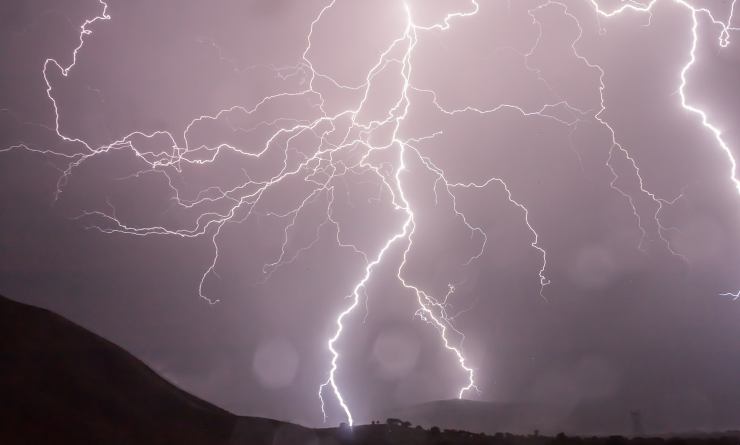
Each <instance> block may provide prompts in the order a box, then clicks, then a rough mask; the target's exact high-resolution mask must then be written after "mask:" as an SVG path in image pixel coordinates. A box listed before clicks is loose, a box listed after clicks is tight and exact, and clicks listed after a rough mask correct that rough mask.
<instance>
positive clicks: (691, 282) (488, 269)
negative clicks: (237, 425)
mask: <svg viewBox="0 0 740 445" xmlns="http://www.w3.org/2000/svg"><path fill="white" fill-rule="evenodd" d="M478 3H479V5H477V4H476V3H475V1H472V0H434V1H432V0H413V1H408V2H406V3H405V4H404V2H402V1H400V0H372V1H370V0H367V1H361V2H360V1H349V0H336V1H334V2H331V3H330V2H329V1H327V0H305V1H302V0H301V1H299V0H294V1H287V0H239V1H237V0H219V1H217V2H197V1H189V2H182V1H177V0H158V1H144V0H125V1H124V0H110V1H109V2H108V5H107V8H106V9H105V10H104V8H103V7H104V6H105V5H104V4H103V3H100V2H98V1H95V0H60V1H50V0H33V1H22V2H21V1H15V2H3V3H1V4H0V21H1V22H2V27H0V33H1V34H2V38H1V39H0V48H1V50H2V54H3V60H4V63H3V68H2V70H0V76H2V77H1V80H0V128H1V129H2V131H0V178H2V187H0V203H2V211H0V293H2V294H3V295H6V296H8V297H10V298H13V299H16V300H19V301H23V302H28V303H31V304H35V305H39V306H42V307H46V308H49V309H51V310H53V311H55V312H57V313H59V314H62V315H63V316H65V317H67V318H69V319H71V320H73V321H75V322H76V323H79V324H81V325H82V326H84V327H86V328H88V329H90V330H92V331H94V332H96V333H98V334H100V335H102V336H103V337H105V338H107V339H110V340H111V341H113V342H115V343H117V344H119V345H121V346H122V347H124V348H125V349H127V350H129V351H131V352H132V353H133V354H134V355H136V356H137V357H139V358H141V359H142V360H144V361H145V362H146V363H147V364H149V365H150V366H151V367H152V368H153V369H155V370H156V371H157V372H159V373H160V374H162V375H163V376H164V377H166V378H167V379H169V380H170V381H172V382H174V383H175V384H177V385H178V386H180V387H182V388H183V389H185V390H187V391H190V392H192V393H194V394H196V395H198V396H200V397H202V398H204V399H206V400H208V401H210V402H213V403H215V404H217V405H219V406H221V407H223V408H225V409H228V410H230V411H232V412H234V413H237V414H244V415H255V416H264V417H272V418H278V419H281V420H289V421H295V422H298V423H302V424H305V425H310V426H319V425H323V424H324V423H323V420H324V419H323V416H322V409H321V400H320V398H319V396H318V393H319V388H320V385H322V383H325V382H327V379H328V378H329V377H330V369H331V361H332V353H331V351H330V350H329V348H328V345H327V342H328V341H329V339H330V338H332V337H335V335H336V334H337V317H338V316H339V315H340V313H342V312H343V311H345V310H347V312H346V316H344V317H343V318H342V324H343V330H342V331H341V335H339V336H337V337H336V338H337V340H336V341H335V342H333V343H332V346H333V348H334V349H335V350H336V351H338V354H339V358H338V360H337V363H338V369H337V371H336V372H335V373H334V379H333V380H332V381H329V385H328V386H326V387H324V389H323V392H322V395H323V399H324V403H325V411H326V414H327V419H326V421H327V424H331V425H333V424H337V423H338V422H341V421H346V417H347V415H346V413H345V411H344V410H343V409H342V406H341V404H340V403H338V400H337V397H336V396H335V394H334V392H333V390H332V384H335V385H337V387H338V388H339V390H340V391H341V395H342V396H343V397H344V400H345V402H346V404H347V406H348V408H349V409H351V414H352V416H353V418H354V421H355V422H369V421H370V420H371V419H376V418H385V413H389V412H393V410H397V409H399V408H401V407H405V406H409V405H413V404H417V403H422V402H427V401H432V400H440V399H451V398H456V397H458V393H459V391H460V390H461V388H465V387H466V385H468V383H469V378H470V374H469V372H467V371H466V368H468V369H472V370H474V371H473V372H474V373H473V377H474V381H475V385H476V386H477V388H478V389H479V391H476V390H475V389H472V388H470V389H469V390H467V391H463V392H464V394H463V396H464V398H469V399H474V400H482V401H494V402H502V403H534V404H545V405H553V406H557V407H558V410H560V411H561V412H563V413H567V412H569V411H570V410H574V409H575V408H576V407H578V406H580V405H582V404H588V403H595V402H598V403H603V404H604V405H606V406H610V407H613V409H614V410H617V411H620V410H621V411H624V412H625V413H627V412H629V411H630V410H632V409H640V410H641V412H643V413H644V416H645V422H646V423H648V424H649V425H650V426H651V428H652V429H653V430H655V431H677V430H691V429H713V430H716V429H726V428H732V427H738V426H740V420H738V419H740V381H739V380H738V377H739V376H740V341H739V340H740V300H737V301H733V296H732V295H722V293H726V292H737V291H738V290H740V278H739V276H740V275H739V274H738V273H739V272H740V193H739V192H738V189H737V188H736V183H734V178H733V171H732V168H733V166H732V162H731V156H732V154H733V153H734V154H735V156H740V87H739V86H740V30H736V29H735V28H734V27H740V17H734V18H733V6H734V1H729V0H724V1H721V0H716V1H711V0H686V1H674V0H658V1H653V2H648V1H647V0H642V1H632V2H629V1H628V2H620V1H616V0H609V1H595V0H594V1H588V0H562V1H548V0H509V1H505V0H479V2H478ZM648 3H649V5H648ZM404 5H406V8H405V7H404ZM648 7H649V8H650V9H649V11H643V9H647V8H648ZM619 8H622V9H619ZM702 8H703V9H702ZM599 12H601V14H600V13H599ZM612 13H613V14H612ZM738 14H740V13H738ZM610 15H611V16H610ZM736 15H737V14H736ZM96 17H97V19H95V18H96ZM86 20H89V21H91V22H89V23H88V25H85V28H84V29H85V30H86V32H89V33H87V34H84V36H83V40H82V45H81V46H79V45H80V44H81V41H80V35H81V34H80V32H81V28H80V26H81V25H83V23H85V21H86ZM694 29H695V33H696V34H694ZM723 30H726V31H723ZM735 39H737V40H738V41H734V40H735ZM694 45H695V50H694V51H693V57H694V58H695V60H693V59H692V47H693V46H694ZM75 48H78V51H76V52H75ZM75 55H76V59H75V58H74V56H75ZM692 60H693V62H692ZM45 61H46V62H45ZM687 67H688V69H686V68H687ZM66 68H70V69H69V70H68V71H65V69H66ZM682 75H683V77H682ZM684 80H685V85H684V86H683V88H682V85H683V83H684ZM47 82H48V84H47ZM47 85H48V88H47ZM683 101H685V102H683ZM55 106H56V109H57V110H58V114H55ZM692 109H695V111H699V112H703V113H705V115H706V119H707V121H706V123H705V124H703V123H702V118H701V116H700V115H699V113H697V112H695V111H692ZM712 129H717V130H719V131H721V136H720V139H717V138H716V137H715V134H713V131H712ZM723 145H724V147H726V148H727V150H724V149H723ZM728 155H729V156H728ZM544 253H546V264H545V263H543V259H545V257H543V254H544ZM379 256H380V258H379ZM545 266H546V267H545ZM543 267H544V269H543ZM540 275H541V276H542V278H541V277H540ZM541 283H542V284H546V285H545V286H544V287H543V286H542V285H541ZM360 284H362V285H361V286H359V285H360ZM417 290H418V291H419V292H418V293H417ZM216 301H218V302H217V303H215V304H211V303H212V302H216ZM349 309H352V310H351V311H349ZM442 336H444V337H445V338H446V341H447V342H448V346H449V348H445V347H444V341H443V337H442ZM463 336H464V337H463ZM463 338H464V342H463V341H462V340H463ZM457 353H459V354H460V356H461V357H463V358H464V363H463V364H462V366H461V364H460V363H459V360H458V357H457V356H456V354H457Z"/></svg>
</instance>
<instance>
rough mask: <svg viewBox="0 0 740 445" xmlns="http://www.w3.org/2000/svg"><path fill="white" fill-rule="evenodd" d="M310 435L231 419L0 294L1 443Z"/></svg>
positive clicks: (268, 439) (267, 439)
mask: <svg viewBox="0 0 740 445" xmlns="http://www.w3.org/2000/svg"><path fill="white" fill-rule="evenodd" d="M309 433H310V430H308V429H305V428H302V427H298V426H295V425H290V424H286V423H282V422H278V421H273V420H268V419H259V418H249V417H237V416H235V415H233V414H231V413H229V412H227V411H224V410H222V409H220V408H217V407H216V406H214V405H211V404H210V403H207V402H205V401H203V400H200V399H198V398H197V397H194V396H192V395H190V394H188V393H186V392H184V391H182V390H180V389H179V388H177V387H176V386H174V385H172V384H171V383H169V382H168V381H166V380H165V379H164V378H162V377H160V376H159V375H158V374H157V373H155V372H154V371H152V370H151V369H150V368H148V367H147V366H146V365H145V364H144V363H142V362H141V361H140V360H138V359H137V358H135V357H134V356H133V355H131V354H130V353H128V352H126V351H125V350H123V349H121V348H120V347H118V346H116V345H115V344H113V343H111V342H109V341H107V340H105V339H103V338H101V337H99V336H97V335H95V334H93V333H91V332H89V331H86V330H85V329H83V328H81V327H79V326H77V325H75V324H74V323H72V322H70V321H68V320H66V319H64V318H62V317H60V316H58V315H56V314H54V313H52V312H49V311H47V310H44V309H40V308H36V307H32V306H28V305H24V304H21V303H17V302H14V301H11V300H9V299H7V298H4V297H2V296H0V444H4V445H10V444H29V445H30V444H34V445H35V444H67V443H74V444H106V445H107V444H111V445H112V444H127V445H128V444H165V443H171V444H178V445H180V444H231V443H248V444H261V443H265V444H272V443H273V437H274V436H275V435H276V434H277V435H278V436H280V437H282V438H283V440H284V441H285V443H290V440H289V439H291V438H295V439H296V443H300V442H298V441H297V439H298V438H300V436H304V435H307V434H309ZM291 440H292V439H291Z"/></svg>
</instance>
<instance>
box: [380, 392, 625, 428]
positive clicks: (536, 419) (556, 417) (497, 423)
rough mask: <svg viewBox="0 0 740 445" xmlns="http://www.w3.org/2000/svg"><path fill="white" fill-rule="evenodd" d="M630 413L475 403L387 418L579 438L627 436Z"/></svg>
mask: <svg viewBox="0 0 740 445" xmlns="http://www.w3.org/2000/svg"><path fill="white" fill-rule="evenodd" d="M629 414H630V413H629V411H624V410H623V409H620V408H619V407H617V406H614V405H613V404H610V403H608V401H599V400H596V401H593V402H585V403H581V404H578V405H577V406H572V407H568V408H565V407H563V406H561V405H543V404H534V403H495V402H481V401H474V400H458V399H454V400H440V401H434V402H428V403H422V404H419V405H412V406H409V407H405V408H401V409H398V410H395V411H392V412H391V413H390V415H392V416H394V417H399V418H402V419H406V420H409V421H411V422H412V423H414V424H419V425H422V426H425V427H430V426H432V425H437V426H439V427H441V428H454V429H461V430H466V431H473V432H485V433H488V434H494V433H496V432H509V433H514V434H530V433H532V432H533V431H534V430H538V431H540V432H541V433H543V434H553V435H554V434H557V433H559V432H565V433H568V434H579V435H608V434H629V433H630V432H631V431H630V417H629Z"/></svg>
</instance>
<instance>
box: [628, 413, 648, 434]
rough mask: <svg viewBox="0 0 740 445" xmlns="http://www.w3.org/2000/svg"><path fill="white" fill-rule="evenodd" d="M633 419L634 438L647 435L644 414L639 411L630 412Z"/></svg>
mask: <svg viewBox="0 0 740 445" xmlns="http://www.w3.org/2000/svg"><path fill="white" fill-rule="evenodd" d="M630 417H631V418H632V436H633V437H640V436H644V435H645V427H644V426H643V424H642V414H641V413H640V411H638V410H634V411H631V412H630Z"/></svg>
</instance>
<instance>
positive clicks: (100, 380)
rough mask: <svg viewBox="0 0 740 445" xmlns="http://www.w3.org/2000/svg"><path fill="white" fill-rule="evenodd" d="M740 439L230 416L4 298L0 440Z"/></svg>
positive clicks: (123, 355) (104, 344)
mask: <svg viewBox="0 0 740 445" xmlns="http://www.w3.org/2000/svg"><path fill="white" fill-rule="evenodd" d="M628 443H629V444H643V445H648V444H671V445H692V444H700V443H709V444H715V445H740V435H734V436H733V435H732V434H729V433H728V434H725V435H717V436H704V437H701V438H676V439H661V438H655V439H647V438H645V439H643V438H637V439H632V440H628V439H625V438H622V437H617V436H614V437H593V438H576V437H567V436H564V435H559V436H556V437H544V436H524V435H519V436H515V435H510V434H501V433H499V434H494V435H483V434H474V433H468V432H463V431H449V430H445V431H439V429H437V428H431V429H423V428H421V427H412V426H410V425H408V424H401V423H400V422H398V423H393V424H376V425H362V426H357V427H355V428H353V429H352V430H349V429H347V428H328V429H318V430H312V429H309V428H304V427H301V426H298V425H293V424H289V423H285V422H279V421H275V420H269V419H260V418H253V417H240V416H235V415H233V414H231V413H229V412H227V411H224V410H222V409H219V408H217V407H215V406H213V405H211V404H209V403H207V402H205V401H203V400H200V399H198V398H196V397H194V396H192V395H190V394H188V393H186V392H184V391H182V390H180V389H178V388H177V387H175V386H174V385H172V384H170V383H169V382H167V381H166V380H165V379H163V378H162V377H160V376H159V375H158V374H156V373H155V372H154V371H152V370H151V369H150V368H148V367H147V366H146V365H144V364H143V363H142V362H141V361H139V360H138V359H136V358H135V357H134V356H132V355H131V354H129V353H128V352H126V351H124V350H123V349H121V348H119V347H118V346H116V345H114V344H112V343H110V342H108V341H107V340H104V339H102V338H100V337H98V336H96V335H95V334H92V333H90V332H88V331H86V330H84V329H82V328H81V327H79V326H77V325H75V324H73V323H71V322H69V321H67V320H65V319H64V318H62V317H60V316H58V315H55V314H53V313H51V312H49V311H46V310H43V309H39V308H35V307H31V306H27V305H23V304H20V303H16V302H13V301H11V300H8V299H6V298H3V297H0V444H2V445H15V444H29V445H31V444H33V445H37V444H92V445H97V444H101V445H117V444H122V445H123V444H125V445H129V444H130V445H146V444H173V445H175V444H176V445H187V444H204V445H205V444H245V445H262V444H265V445H268V444H269V445H341V444H394V445H400V444H409V445H414V444H438V445H442V444H447V445H453V444H470V445H473V444H502V445H503V444H521V445H546V444H583V445H601V444H603V445H618V444H628Z"/></svg>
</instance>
